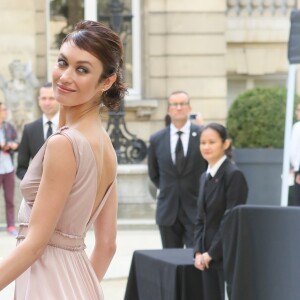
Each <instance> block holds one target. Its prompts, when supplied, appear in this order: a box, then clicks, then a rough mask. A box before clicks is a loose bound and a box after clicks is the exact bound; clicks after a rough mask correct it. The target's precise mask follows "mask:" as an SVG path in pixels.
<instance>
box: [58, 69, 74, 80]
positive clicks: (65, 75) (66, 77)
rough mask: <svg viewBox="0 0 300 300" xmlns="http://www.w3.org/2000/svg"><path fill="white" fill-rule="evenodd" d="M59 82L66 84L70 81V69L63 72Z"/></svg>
mask: <svg viewBox="0 0 300 300" xmlns="http://www.w3.org/2000/svg"><path fill="white" fill-rule="evenodd" d="M60 80H61V82H64V83H68V82H71V81H72V70H71V69H70V68H67V69H65V70H63V71H62V72H61V74H60Z"/></svg>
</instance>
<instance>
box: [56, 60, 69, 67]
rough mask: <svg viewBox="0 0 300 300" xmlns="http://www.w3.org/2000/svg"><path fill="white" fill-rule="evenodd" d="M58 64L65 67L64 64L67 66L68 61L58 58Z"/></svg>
mask: <svg viewBox="0 0 300 300" xmlns="http://www.w3.org/2000/svg"><path fill="white" fill-rule="evenodd" d="M57 64H58V65H59V66H60V67H63V66H65V65H66V64H67V63H66V62H65V61H64V60H63V59H58V60H57Z"/></svg>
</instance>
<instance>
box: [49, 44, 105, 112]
mask: <svg viewBox="0 0 300 300" xmlns="http://www.w3.org/2000/svg"><path fill="white" fill-rule="evenodd" d="M102 71H103V66H102V63H101V61H100V60H99V59H97V58H96V57H95V56H93V55H91V54H90V53H89V52H87V51H85V50H82V49H80V48H78V47H77V46H75V44H74V43H73V42H66V43H64V44H63V45H62V46H61V48H60V52H59V55H58V58H57V62H56V64H55V67H54V69H53V72H52V77H53V90H54V96H55V99H56V100H57V101H58V102H59V103H60V104H62V105H64V106H76V105H80V104H84V103H86V102H89V101H92V102H94V101H97V102H99V98H100V95H101V93H102V91H101V90H102V89H103V86H104V83H102V82H101V83H99V78H100V75H101V74H102Z"/></svg>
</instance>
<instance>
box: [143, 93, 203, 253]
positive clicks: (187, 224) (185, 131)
mask: <svg viewBox="0 0 300 300" xmlns="http://www.w3.org/2000/svg"><path fill="white" fill-rule="evenodd" d="M190 112H191V106H190V99H189V96H188V94H187V93H186V92H183V91H177V92H174V93H172V94H171V95H170V97H169V100H168V114H169V116H170V118H171V124H170V125H168V126H167V127H166V128H164V129H162V130H160V131H158V132H157V133H155V134H153V135H152V136H151V137H150V146H149V153H148V171H149V177H150V179H151V180H152V182H153V183H154V185H155V186H156V188H157V189H158V190H159V193H158V196H157V209H156V223H157V224H158V226H159V230H160V235H161V240H162V245H163V248H182V247H184V246H186V247H188V248H191V247H193V237H194V223H195V220H196V213H197V197H198V192H199V178H200V175H201V173H203V172H204V171H205V170H206V167H207V163H206V161H205V160H204V159H203V158H202V156H201V154H200V150H199V143H200V142H199V140H200V139H199V133H200V131H201V127H199V126H197V125H194V124H191V122H190V120H189V114H190ZM178 132H179V133H178Z"/></svg>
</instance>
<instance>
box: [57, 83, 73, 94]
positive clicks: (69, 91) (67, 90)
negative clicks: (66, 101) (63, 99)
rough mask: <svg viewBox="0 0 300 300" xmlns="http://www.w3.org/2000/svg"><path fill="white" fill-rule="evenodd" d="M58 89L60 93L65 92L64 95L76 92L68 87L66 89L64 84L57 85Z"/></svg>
mask: <svg viewBox="0 0 300 300" xmlns="http://www.w3.org/2000/svg"><path fill="white" fill-rule="evenodd" d="M57 88H58V90H59V91H61V92H63V93H73V92H75V90H73V89H70V88H68V87H66V86H65V85H62V84H57Z"/></svg>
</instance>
